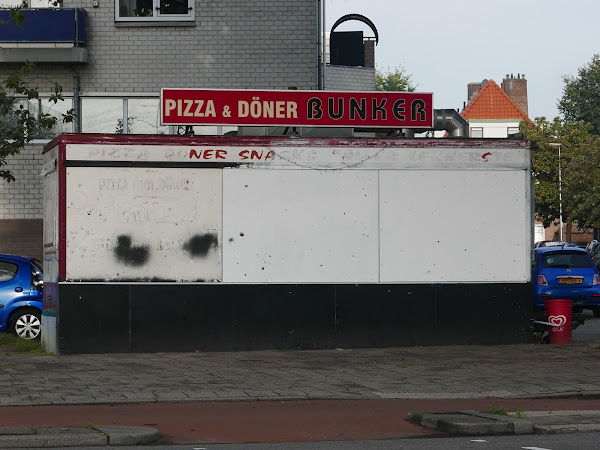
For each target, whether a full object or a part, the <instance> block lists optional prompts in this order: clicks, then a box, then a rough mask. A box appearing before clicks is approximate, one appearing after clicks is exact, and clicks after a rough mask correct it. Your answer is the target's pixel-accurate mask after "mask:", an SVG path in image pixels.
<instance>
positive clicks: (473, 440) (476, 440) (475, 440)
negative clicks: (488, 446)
mask: <svg viewBox="0 0 600 450" xmlns="http://www.w3.org/2000/svg"><path fill="white" fill-rule="evenodd" d="M471 442H488V441H486V440H485V439H471Z"/></svg>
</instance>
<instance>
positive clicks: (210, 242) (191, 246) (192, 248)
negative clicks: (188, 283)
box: [183, 233, 219, 258]
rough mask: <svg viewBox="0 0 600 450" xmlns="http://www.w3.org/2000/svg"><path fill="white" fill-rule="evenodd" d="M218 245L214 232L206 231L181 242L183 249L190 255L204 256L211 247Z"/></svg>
mask: <svg viewBox="0 0 600 450" xmlns="http://www.w3.org/2000/svg"><path fill="white" fill-rule="evenodd" d="M218 246H219V239H218V237H217V235H216V234H211V233H206V234H197V235H195V236H193V237H192V238H191V239H190V240H189V241H187V242H186V243H185V244H183V249H184V250H185V251H186V252H189V253H190V255H192V257H202V258H204V257H206V255H208V252H209V251H210V249H211V248H213V247H214V248H217V247H218Z"/></svg>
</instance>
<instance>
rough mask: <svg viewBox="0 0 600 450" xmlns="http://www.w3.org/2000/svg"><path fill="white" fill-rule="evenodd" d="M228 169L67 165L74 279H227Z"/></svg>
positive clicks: (69, 247) (70, 267)
mask: <svg viewBox="0 0 600 450" xmlns="http://www.w3.org/2000/svg"><path fill="white" fill-rule="evenodd" d="M221 189H222V171H221V170H216V169H197V168H194V169H180V168H178V169H151V168H139V167H138V168H115V167H109V168H107V167H98V168H97V167H89V168H88V167H85V168H84V167H76V168H68V169H67V193H68V194H67V255H66V256H67V258H66V261H67V274H66V277H67V279H68V280H166V281H180V280H182V281H212V280H217V279H220V278H221V273H222V272H221V260H220V256H221V249H220V246H221V219H222V190H221Z"/></svg>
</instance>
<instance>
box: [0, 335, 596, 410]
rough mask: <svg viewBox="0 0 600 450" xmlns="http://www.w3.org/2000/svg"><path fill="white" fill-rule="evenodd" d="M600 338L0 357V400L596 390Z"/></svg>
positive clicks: (519, 394)
mask: <svg viewBox="0 0 600 450" xmlns="http://www.w3.org/2000/svg"><path fill="white" fill-rule="evenodd" d="M599 352H600V343H598V342H589V343H573V344H566V345H509V346H449V347H408V348H389V349H367V350H319V351H259V352H235V353H153V354H109V355H74V356H60V357H54V356H27V355H18V354H8V355H4V356H2V357H1V358H2V360H1V361H2V364H1V366H0V406H6V405H61V404H104V403H110V404H114V403H132V402H186V401H207V400H208V401H220V400H286V399H475V398H535V397H538V398H539V397H553V396H567V395H578V396H598V395H600V378H598V377H596V376H594V374H598V373H600V358H598V354H599Z"/></svg>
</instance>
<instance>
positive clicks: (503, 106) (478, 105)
mask: <svg viewBox="0 0 600 450" xmlns="http://www.w3.org/2000/svg"><path fill="white" fill-rule="evenodd" d="M461 116H463V117H464V118H465V119H467V120H469V119H521V120H527V121H530V119H529V117H527V115H526V114H525V113H524V112H523V110H522V109H521V108H519V107H518V106H517V104H516V103H515V102H514V101H513V100H512V99H511V98H510V97H509V96H508V94H507V93H506V92H504V91H503V90H502V88H501V87H500V86H498V84H497V83H496V82H495V81H494V80H489V81H488V82H487V83H486V84H485V85H484V86H483V87H482V88H481V89H480V90H479V92H478V93H477V95H475V97H473V99H472V100H471V101H470V102H469V104H468V105H467V107H466V108H465V109H464V110H463V112H462V113H461Z"/></svg>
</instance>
